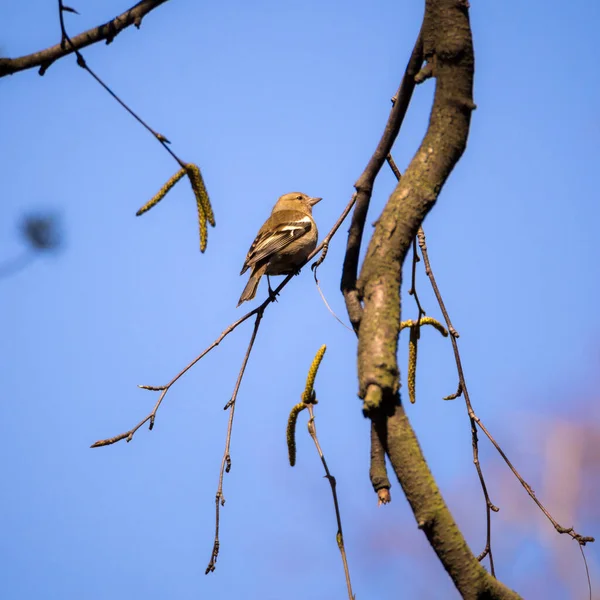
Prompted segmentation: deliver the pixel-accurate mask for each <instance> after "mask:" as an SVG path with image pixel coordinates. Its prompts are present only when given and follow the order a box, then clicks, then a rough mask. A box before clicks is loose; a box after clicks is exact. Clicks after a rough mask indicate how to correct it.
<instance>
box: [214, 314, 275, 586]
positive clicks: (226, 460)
mask: <svg viewBox="0 0 600 600" xmlns="http://www.w3.org/2000/svg"><path fill="white" fill-rule="evenodd" d="M263 312H264V307H263V308H262V309H261V310H259V311H258V312H257V313H256V320H255V321H254V329H253V330H252V336H251V337H250V342H249V344H248V348H247V349H246V354H245V356H244V360H243V361H242V366H241V368H240V372H239V374H238V378H237V381H236V382H235V387H234V388H233V394H232V395H231V400H229V402H228V403H227V404H226V405H225V409H227V408H228V409H229V420H228V422H227V436H226V438H225V451H224V452H223V459H222V460H221V470H220V472H219V486H218V488H217V494H216V497H215V539H214V543H213V549H212V553H211V555H210V561H209V563H208V566H207V567H206V571H205V574H206V575H208V574H209V573H212V572H213V571H214V570H215V567H216V564H217V557H218V555H219V546H220V544H219V516H220V508H221V506H225V496H224V495H223V477H224V475H225V473H229V471H230V469H231V455H230V448H231V432H232V429H233V415H234V413H235V404H236V399H237V395H238V391H239V389H240V385H241V383H242V378H243V377H244V372H245V371H246V365H247V364H248V359H249V358H250V353H251V352H252V346H254V340H255V339H256V334H257V333H258V328H259V326H260V321H261V319H262V316H263Z"/></svg>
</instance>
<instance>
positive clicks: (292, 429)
mask: <svg viewBox="0 0 600 600" xmlns="http://www.w3.org/2000/svg"><path fill="white" fill-rule="evenodd" d="M305 408H306V404H304V402H299V403H298V404H296V406H294V407H293V408H292V410H291V412H290V416H289V418H288V424H287V430H286V439H287V447H288V458H289V459H290V467H293V466H294V465H295V464H296V421H297V420H298V415H299V414H300V412H301V411H303V410H304V409H305Z"/></svg>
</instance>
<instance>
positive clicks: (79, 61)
mask: <svg viewBox="0 0 600 600" xmlns="http://www.w3.org/2000/svg"><path fill="white" fill-rule="evenodd" d="M163 1H164V0H163ZM64 12H65V7H64V4H63V0H58V15H59V20H60V32H61V42H60V46H61V48H65V49H66V43H65V42H68V43H69V46H70V48H71V51H72V52H74V53H75V56H77V64H78V65H79V66H80V67H81V68H82V69H85V70H86V71H87V72H88V73H89V74H90V75H91V76H92V77H93V78H94V79H95V80H96V81H97V82H98V83H99V84H100V85H101V86H102V87H103V88H104V89H105V90H106V91H107V92H108V93H109V94H110V95H111V96H112V97H113V98H114V99H115V100H116V101H117V102H118V103H119V104H120V105H121V106H122V107H123V108H124V109H125V110H126V111H127V112H128V113H129V114H130V115H131V116H132V117H133V118H134V119H135V120H136V121H137V122H138V123H140V124H141V125H143V126H144V127H145V128H146V130H148V131H149V132H150V133H151V134H152V135H153V137H154V138H155V139H157V140H158V141H159V142H160V144H161V146H162V147H163V148H164V149H165V150H166V151H167V152H168V153H169V154H170V155H171V156H172V157H173V158H174V159H175V160H176V161H177V163H178V164H179V166H180V167H181V168H182V169H185V168H186V167H187V164H186V163H185V162H184V161H182V160H181V159H180V158H179V157H178V156H177V155H176V154H175V152H173V150H171V148H169V146H168V144H169V143H170V142H169V140H168V139H167V138H166V137H165V136H164V135H162V133H158V132H157V131H154V129H152V127H150V125H148V123H146V122H145V121H144V120H143V119H142V118H141V117H140V116H139V115H137V114H136V113H135V112H134V111H133V110H132V109H131V108H129V106H127V104H125V102H123V100H121V98H119V96H117V94H115V92H113V91H112V90H111V89H110V88H109V87H108V85H106V83H104V81H102V79H100V77H98V75H96V73H95V72H94V71H92V69H91V68H90V67H89V66H88V64H87V62H86V61H85V58H83V55H82V54H81V52H79V49H78V48H77V46H76V45H75V44H74V42H73V40H72V39H71V38H70V37H69V35H68V34H67V30H66V28H65V20H64V15H63V13H64ZM85 45H87V44H85Z"/></svg>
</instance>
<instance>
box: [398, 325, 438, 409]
mask: <svg viewBox="0 0 600 600" xmlns="http://www.w3.org/2000/svg"><path fill="white" fill-rule="evenodd" d="M421 325H431V326H432V327H435V329H437V330H438V331H439V332H440V333H441V334H442V335H443V336H444V337H448V332H447V331H446V328H445V327H444V326H443V325H442V324H441V323H440V322H439V321H437V320H436V319H434V318H433V317H421V319H420V320H419V321H412V320H410V319H409V320H408V321H402V322H401V323H400V330H401V331H402V329H406V328H407V327H410V337H409V339H408V399H409V400H410V402H411V403H412V404H414V403H415V402H416V399H417V396H416V379H417V342H418V340H419V330H420V327H421Z"/></svg>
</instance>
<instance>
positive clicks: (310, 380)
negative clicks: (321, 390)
mask: <svg viewBox="0 0 600 600" xmlns="http://www.w3.org/2000/svg"><path fill="white" fill-rule="evenodd" d="M326 350H327V346H325V345H323V346H321V347H320V348H319V350H318V351H317V353H316V354H315V357H314V358H313V360H312V363H311V365H310V368H309V370H308V375H307V377H306V385H305V387H304V391H303V392H302V401H301V402H300V403H299V404H296V406H294V407H293V408H292V411H291V413H290V418H289V419H288V427H287V433H286V437H287V443H288V451H289V455H290V465H291V466H294V463H295V454H296V442H295V439H294V438H295V427H296V419H297V417H298V414H299V413H300V412H301V411H302V410H303V409H305V408H307V409H308V413H309V419H308V433H309V434H310V437H311V438H312V439H313V442H314V443H315V446H316V448H317V452H318V453H319V457H320V458H321V462H322V463H323V468H324V469H325V477H326V478H327V481H329V485H330V486H331V494H332V496H333V505H334V508H335V518H336V520H337V528H338V530H337V534H336V536H335V539H336V541H337V545H338V548H339V550H340V554H341V556H342V564H343V565H344V574H345V577H346V587H347V589H348V598H349V599H350V600H354V594H353V593H352V584H351V582H350V570H349V569H348V559H347V557H346V548H345V546H344V534H343V531H342V517H341V514H340V506H339V502H338V497H337V491H336V481H335V477H334V476H333V475H332V474H331V473H330V472H329V467H328V466H327V461H326V460H325V455H324V454H323V450H322V449H321V445H320V444H319V438H318V437H317V427H316V425H315V413H314V405H315V404H317V395H316V393H315V389H314V386H315V378H316V377H317V372H318V370H319V366H320V364H321V361H322V360H323V356H324V355H325V351H326ZM292 455H293V460H292Z"/></svg>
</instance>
